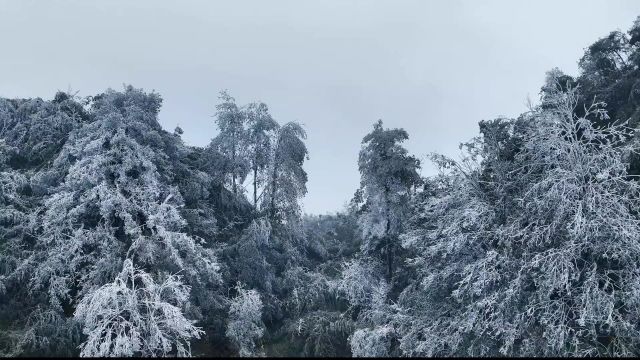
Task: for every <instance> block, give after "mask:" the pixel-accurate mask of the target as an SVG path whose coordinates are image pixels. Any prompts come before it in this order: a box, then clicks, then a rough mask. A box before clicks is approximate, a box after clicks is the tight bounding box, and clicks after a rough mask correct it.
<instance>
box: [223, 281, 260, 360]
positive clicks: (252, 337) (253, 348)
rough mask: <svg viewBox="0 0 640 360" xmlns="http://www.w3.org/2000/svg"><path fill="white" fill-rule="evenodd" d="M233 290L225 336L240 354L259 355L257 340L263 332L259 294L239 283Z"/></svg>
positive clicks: (244, 355)
mask: <svg viewBox="0 0 640 360" xmlns="http://www.w3.org/2000/svg"><path fill="white" fill-rule="evenodd" d="M235 290H236V292H237V295H236V297H235V298H234V299H233V300H232V302H231V306H230V308H229V322H228V324H227V337H229V339H231V341H232V342H233V343H234V345H235V346H236V348H237V349H238V354H239V355H240V356H242V357H246V356H260V355H262V354H263V353H262V350H261V349H260V347H259V346H258V341H259V340H260V338H262V335H263V334H264V324H263V323H262V319H261V317H262V300H260V294H259V293H258V292H257V291H255V290H252V289H245V288H244V287H243V286H242V285H241V284H240V283H238V284H237V286H236V288H235Z"/></svg>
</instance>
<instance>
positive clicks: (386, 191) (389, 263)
mask: <svg viewBox="0 0 640 360" xmlns="http://www.w3.org/2000/svg"><path fill="white" fill-rule="evenodd" d="M384 199H385V205H386V207H387V226H386V231H385V238H386V241H387V281H389V284H391V278H392V276H393V246H392V244H391V234H390V232H391V219H390V216H389V189H388V188H387V186H385V189H384Z"/></svg>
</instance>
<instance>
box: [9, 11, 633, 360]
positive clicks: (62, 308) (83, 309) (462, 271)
mask: <svg viewBox="0 0 640 360" xmlns="http://www.w3.org/2000/svg"><path fill="white" fill-rule="evenodd" d="M578 64H579V68H580V72H579V74H577V75H575V76H571V75H567V74H565V73H563V72H562V71H561V70H559V69H557V68H555V69H551V70H550V71H548V72H547V74H546V78H545V81H544V85H543V86H542V88H541V89H540V98H539V101H537V102H536V103H535V104H531V105H530V106H529V110H528V111H527V112H525V113H523V114H521V115H519V116H518V117H517V118H496V119H492V120H482V121H480V122H479V134H478V136H477V137H475V138H473V139H470V140H469V141H468V142H465V143H462V144H460V149H461V151H462V154H463V155H462V156H461V157H460V158H456V159H453V158H450V157H447V156H444V155H440V154H435V153H434V154H432V155H431V156H430V160H431V161H433V162H434V164H436V165H437V168H438V171H437V173H436V174H434V175H431V176H426V177H424V176H421V173H420V169H421V165H424V164H421V162H420V161H419V159H418V158H417V157H415V156H414V155H412V154H410V153H409V152H408V151H407V149H406V148H405V147H403V142H404V141H406V140H407V139H408V138H409V134H408V133H407V132H406V131H405V130H403V129H401V128H397V129H396V128H386V127H385V126H384V124H383V122H382V121H377V122H375V123H373V126H372V128H371V131H370V132H369V133H368V134H363V135H364V137H363V138H362V140H361V150H360V153H359V158H358V163H357V167H358V169H359V172H360V175H361V182H360V187H359V188H358V189H354V195H353V197H352V199H345V200H348V201H349V202H348V206H346V207H345V209H344V210H343V211H341V212H338V213H336V214H330V215H307V214H304V213H303V211H302V209H301V205H300V201H301V199H302V198H303V197H304V195H305V193H306V183H307V173H306V172H305V169H304V165H305V161H306V160H308V159H309V154H308V151H307V148H306V146H305V139H306V133H305V129H304V127H303V126H301V125H300V124H299V123H297V122H279V121H277V120H276V118H277V116H272V114H271V113H270V111H269V108H268V106H267V105H266V104H264V103H260V102H256V103H250V104H237V103H236V101H235V99H234V98H233V97H232V96H231V95H230V94H229V92H227V91H222V92H220V96H219V102H218V103H217V105H215V104H213V105H212V106H215V111H216V115H215V117H214V123H213V122H212V123H211V126H216V127H217V129H218V133H217V135H216V137H215V138H213V139H212V140H211V142H210V144H209V145H208V146H205V147H197V146H190V145H188V144H186V143H185V142H183V140H182V138H181V136H182V134H183V130H182V129H180V128H179V127H177V128H176V129H175V130H173V132H170V131H166V130H164V129H163V128H162V126H161V125H160V124H159V122H158V114H159V112H160V109H161V105H162V98H161V96H160V95H159V94H157V93H155V92H145V91H144V90H142V89H138V88H135V87H133V86H125V87H124V88H123V89H122V90H120V91H116V90H111V89H108V90H106V91H105V92H104V93H101V94H97V95H95V96H88V97H79V96H77V95H76V94H73V93H70V92H57V93H56V94H55V95H54V97H53V99H51V100H43V99H41V98H32V99H6V98H0V355H2V356H9V357H15V356H43V355H44V356H83V357H84V356H89V357H95V356H154V357H155V356H214V357H236V356H240V357H256V356H328V357H332V356H353V357H369V356H376V357H385V356H408V357H412V356H634V355H635V356H638V355H640V212H639V211H638V209H639V208H640V182H639V179H638V177H639V176H640V138H638V136H637V135H635V132H634V130H635V129H636V128H637V127H638V126H639V125H640V17H639V18H638V19H637V20H636V21H635V23H634V24H633V25H632V26H631V28H630V29H629V30H628V31H626V32H622V31H613V32H611V33H610V34H608V35H606V36H604V37H602V38H600V39H599V40H597V41H595V42H594V43H593V44H592V45H590V46H589V47H587V48H586V49H585V52H584V55H583V56H582V58H581V59H579V62H578ZM542 75H543V74H541V78H542ZM413 136H415V137H416V138H419V137H420V134H413ZM355 141H358V139H356V140H355ZM355 165H356V164H354V166H355ZM327 171H330V169H327ZM335 176H340V174H335Z"/></svg>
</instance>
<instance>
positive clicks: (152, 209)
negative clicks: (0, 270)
mask: <svg viewBox="0 0 640 360" xmlns="http://www.w3.org/2000/svg"><path fill="white" fill-rule="evenodd" d="M159 107H160V98H159V96H157V95H156V94H145V93H143V92H142V91H140V90H136V89H133V88H132V87H127V88H126V89H125V92H115V91H107V92H106V93H105V94H102V95H100V96H97V97H95V98H94V102H93V104H92V107H91V111H90V115H91V120H92V121H89V122H86V123H84V124H83V125H82V126H81V127H79V128H78V129H77V130H75V131H73V132H72V133H71V134H70V135H69V139H68V140H67V142H66V143H65V145H64V147H63V148H62V150H61V151H60V153H59V154H58V156H57V157H56V158H55V160H54V161H53V165H52V167H51V168H50V169H47V171H45V172H42V173H39V174H38V176H36V179H35V181H34V182H35V185H34V186H42V187H44V186H45V185H47V184H49V183H52V182H53V183H55V182H58V184H57V185H54V186H52V187H50V188H48V189H47V188H45V189H46V191H48V192H49V194H48V195H47V196H45V197H44V199H43V200H42V202H41V204H40V208H39V209H37V211H34V212H32V213H31V214H30V232H31V233H32V234H33V235H34V239H33V242H32V245H31V246H30V248H29V251H28V253H27V254H26V256H25V257H24V258H23V259H22V264H21V269H22V273H23V274H25V275H26V276H27V278H26V284H27V286H28V289H29V292H30V294H31V296H33V298H34V299H36V298H39V297H43V296H44V300H43V303H41V306H45V307H46V309H47V311H49V310H50V311H53V312H55V313H57V314H58V315H59V316H61V317H63V318H65V317H66V318H68V317H70V316H71V315H72V313H73V310H74V309H75V307H76V305H77V304H78V302H79V301H80V300H82V299H83V298H84V297H85V296H87V295H89V294H91V293H93V291H95V290H96V289H98V288H100V287H101V286H103V285H105V284H107V283H110V282H111V281H112V280H113V279H114V278H115V277H116V276H117V274H118V273H120V270H121V269H122V266H123V261H124V260H125V259H126V258H129V259H132V260H133V261H134V262H135V263H136V264H137V265H138V266H141V267H143V268H144V269H145V271H147V272H148V273H149V274H150V275H151V276H152V277H154V278H156V279H157V278H158V277H160V276H161V275H162V274H163V273H165V272H169V273H177V272H181V274H183V276H184V279H185V281H186V282H187V283H188V284H189V285H190V286H192V287H199V288H206V287H211V286H214V285H215V284H217V283H218V282H219V280H220V276H219V274H218V268H219V266H218V264H217V262H216V259H215V256H214V255H213V252H212V251H211V250H210V249H206V248H204V247H203V246H202V243H201V241H199V240H196V239H194V238H192V237H190V236H188V235H187V234H186V233H185V232H184V227H185V225H186V222H185V220H184V219H183V218H182V216H181V214H180V208H181V206H182V204H183V203H182V197H181V194H180V192H179V190H178V189H177V188H176V187H175V186H172V185H171V184H170V180H171V176H172V173H171V162H170V159H168V158H167V155H166V154H165V152H164V150H163V149H164V147H165V145H166V141H176V139H175V137H173V136H171V135H169V134H165V133H163V132H162V129H161V127H160V125H159V124H158V122H157V112H158V110H159ZM38 336H45V337H46V335H45V334H42V333H38Z"/></svg>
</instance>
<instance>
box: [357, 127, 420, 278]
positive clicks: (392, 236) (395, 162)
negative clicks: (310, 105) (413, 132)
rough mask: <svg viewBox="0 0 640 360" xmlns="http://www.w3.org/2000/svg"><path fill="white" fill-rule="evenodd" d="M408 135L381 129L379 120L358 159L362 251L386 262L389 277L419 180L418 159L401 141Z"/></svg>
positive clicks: (400, 130) (391, 273)
mask: <svg viewBox="0 0 640 360" xmlns="http://www.w3.org/2000/svg"><path fill="white" fill-rule="evenodd" d="M408 138H409V135H408V134H407V132H406V131H404V130H403V129H384V128H383V127H382V121H381V120H379V121H378V122H377V123H375V124H374V126H373V131H372V132H371V133H369V134H367V135H366V136H365V137H364V138H363V139H362V150H360V156H359V159H358V168H359V170H360V174H361V180H360V183H361V185H360V191H361V195H362V201H363V202H364V204H363V207H362V209H361V214H360V218H359V223H360V228H361V229H362V233H363V239H364V241H363V244H362V250H363V251H364V252H365V253H367V254H375V256H378V257H379V258H380V259H381V260H382V259H384V262H385V264H386V273H387V280H391V278H392V275H393V270H394V268H395V266H396V265H395V264H394V254H395V253H396V252H397V250H398V248H399V247H400V242H399V240H398V235H399V234H400V233H401V232H402V231H403V225H404V219H405V218H406V217H407V214H408V210H409V207H408V203H409V200H410V198H411V193H412V191H413V190H414V189H415V187H416V186H417V185H418V184H420V183H421V181H422V180H421V178H420V175H419V174H418V172H417V171H418V169H419V168H420V161H419V160H418V159H416V158H415V157H413V156H411V155H409V154H408V153H407V150H406V149H405V148H403V147H402V145H401V143H402V142H403V141H405V140H407V139H408Z"/></svg>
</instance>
